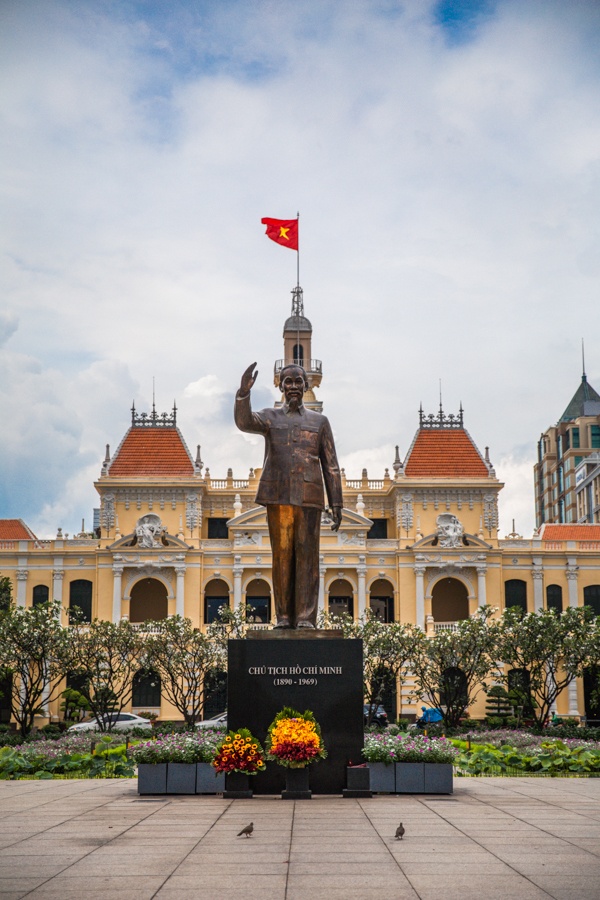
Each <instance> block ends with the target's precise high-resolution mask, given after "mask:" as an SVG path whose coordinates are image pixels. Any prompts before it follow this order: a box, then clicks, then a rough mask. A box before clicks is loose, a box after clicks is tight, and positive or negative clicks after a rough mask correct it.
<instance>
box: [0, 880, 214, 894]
mask: <svg viewBox="0 0 600 900" xmlns="http://www.w3.org/2000/svg"><path fill="white" fill-rule="evenodd" d="M164 880H165V876H160V877H151V876H144V877H136V878H132V877H127V876H116V877H115V876H113V875H103V876H89V877H85V878H83V879H82V880H80V881H75V880H74V879H72V878H64V877H63V876H57V877H56V878H53V879H52V880H51V881H49V882H47V883H46V884H42V885H40V886H39V887H38V888H37V890H34V891H32V893H30V894H28V900H29V898H30V897H31V898H35V900H54V898H56V900H62V898H68V900H83V898H85V900H123V898H127V900H151V898H152V897H154V895H155V894H156V891H157V890H159V888H160V887H161V885H162V884H163V883H164ZM0 896H1V895H0ZM196 897H198V889H196ZM2 900H4V898H2Z"/></svg>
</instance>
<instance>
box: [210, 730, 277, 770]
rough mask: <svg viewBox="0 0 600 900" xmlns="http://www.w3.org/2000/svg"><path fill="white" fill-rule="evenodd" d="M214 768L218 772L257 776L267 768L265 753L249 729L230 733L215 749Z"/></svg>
mask: <svg viewBox="0 0 600 900" xmlns="http://www.w3.org/2000/svg"><path fill="white" fill-rule="evenodd" d="M212 764H213V766H214V767H215V769H216V770H217V772H225V773H226V774H231V773H232V772H238V773H241V774H244V775H256V773H257V772H262V771H263V769H265V768H266V765H265V753H264V750H263V748H262V747H261V745H260V743H259V741H257V739H256V738H255V737H254V736H253V735H252V733H251V732H250V731H248V729H247V728H239V729H238V730H237V731H228V732H227V734H226V735H225V736H224V737H223V738H221V740H220V741H219V743H218V744H217V747H216V749H215V754H214V758H213V761H212Z"/></svg>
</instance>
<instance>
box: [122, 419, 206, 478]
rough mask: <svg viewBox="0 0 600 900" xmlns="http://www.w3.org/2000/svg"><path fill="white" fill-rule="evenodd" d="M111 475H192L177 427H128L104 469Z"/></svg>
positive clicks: (189, 462)
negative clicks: (110, 460)
mask: <svg viewBox="0 0 600 900" xmlns="http://www.w3.org/2000/svg"><path fill="white" fill-rule="evenodd" d="M108 474H109V475H110V476H113V475H164V476H172V475H183V476H191V475H193V474H194V463H193V461H192V457H191V456H190V454H189V451H188V448H187V447H186V445H185V441H184V440H183V437H182V436H181V433H180V431H179V428H165V427H159V428H147V427H143V428H135V427H133V428H130V429H129V431H128V432H127V434H126V435H125V437H124V438H123V441H122V443H121V446H120V447H119V449H118V450H117V452H116V453H115V455H114V457H113V459H112V462H111V463H110V466H109V468H108Z"/></svg>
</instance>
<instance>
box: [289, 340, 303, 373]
mask: <svg viewBox="0 0 600 900" xmlns="http://www.w3.org/2000/svg"><path fill="white" fill-rule="evenodd" d="M292 354H293V357H294V362H295V363H296V365H298V366H302V368H304V347H303V346H302V344H294V349H293V350H292Z"/></svg>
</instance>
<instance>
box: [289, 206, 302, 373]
mask: <svg viewBox="0 0 600 900" xmlns="http://www.w3.org/2000/svg"><path fill="white" fill-rule="evenodd" d="M296 221H297V223H298V224H297V226H296V241H297V243H298V248H297V250H296V348H297V349H296V355H297V357H298V358H297V360H296V362H298V363H299V362H300V212H297V213H296ZM292 356H293V354H292ZM292 362H294V360H293V359H292ZM302 364H304V359H303V360H302Z"/></svg>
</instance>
